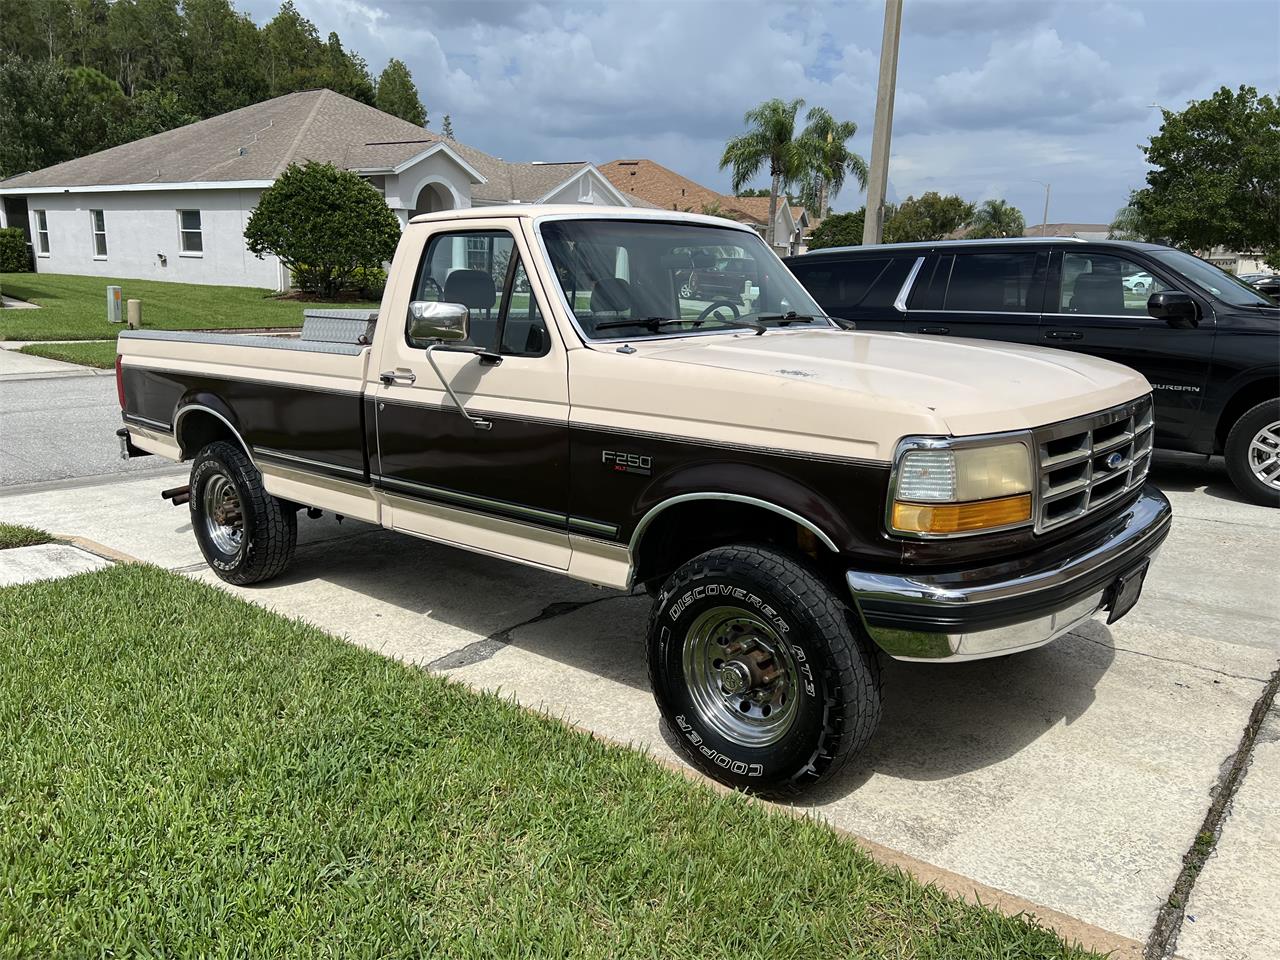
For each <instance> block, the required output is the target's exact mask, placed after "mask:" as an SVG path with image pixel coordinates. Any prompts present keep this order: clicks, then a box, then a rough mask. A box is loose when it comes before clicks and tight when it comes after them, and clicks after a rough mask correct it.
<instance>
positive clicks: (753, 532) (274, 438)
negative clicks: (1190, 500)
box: [117, 204, 1171, 793]
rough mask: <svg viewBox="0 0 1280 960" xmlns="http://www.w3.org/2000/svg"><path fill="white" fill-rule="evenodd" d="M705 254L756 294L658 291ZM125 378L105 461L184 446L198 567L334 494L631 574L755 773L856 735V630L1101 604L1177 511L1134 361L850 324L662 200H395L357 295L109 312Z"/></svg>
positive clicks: (916, 651) (575, 563)
mask: <svg viewBox="0 0 1280 960" xmlns="http://www.w3.org/2000/svg"><path fill="white" fill-rule="evenodd" d="M725 249H732V250H738V251H740V255H739V256H738V257H734V258H731V259H747V260H750V261H751V265H752V269H751V273H752V274H753V275H754V276H755V278H756V283H755V284H753V292H752V294H751V304H750V306H745V305H743V306H738V305H735V303H734V302H733V301H731V300H730V299H728V298H727V297H725V298H722V299H718V300H715V301H713V302H711V303H705V302H702V301H701V300H697V299H690V298H688V297H684V296H681V295H680V290H679V287H680V284H679V283H678V282H677V273H678V271H679V270H681V269H683V268H684V265H685V264H688V262H689V255H690V252H691V251H692V252H694V253H696V254H697V255H698V256H699V257H701V255H702V253H705V252H712V251H717V252H715V253H714V256H715V257H716V258H723V253H722V252H719V251H724V250H725ZM468 251H471V252H476V253H480V254H482V256H480V257H477V258H476V261H475V262H476V263H477V264H480V265H483V268H482V269H477V268H464V267H460V266H458V264H459V263H460V262H464V261H463V255H464V254H466V253H467V252H468ZM522 277H523V278H524V279H525V280H526V281H527V285H528V291H529V292H528V293H519V292H518V291H520V290H521V289H522V287H521V278H522ZM117 378H118V384H119V389H120V401H121V405H122V408H123V418H124V426H123V427H122V428H121V430H120V433H121V442H122V445H123V447H124V451H125V452H126V453H127V454H129V455H135V454H138V453H143V452H150V453H155V454H159V455H161V456H165V457H170V458H172V459H174V460H189V461H191V463H192V470H191V481H190V484H189V485H188V486H186V487H181V488H175V489H173V490H169V491H166V493H167V494H168V495H169V496H170V497H171V498H172V499H174V500H175V502H185V503H187V504H189V506H188V510H189V511H190V517H191V525H192V530H193V532H194V535H195V538H196V541H197V543H198V544H199V546H200V549H201V551H202V552H203V554H204V556H205V559H206V560H207V561H208V562H209V565H210V566H211V567H212V568H213V569H214V571H215V572H216V573H217V575H218V576H219V577H221V578H223V579H224V580H227V581H229V582H231V583H237V584H248V583H256V582H260V581H263V580H267V579H269V578H271V577H273V576H276V575H278V574H280V573H281V572H282V571H283V570H284V569H285V567H286V566H287V565H288V563H289V560H290V557H291V556H292V554H293V549H294V545H295V538H296V535H297V524H298V518H299V516H315V515H318V513H319V511H320V510H330V511H333V512H335V513H338V514H343V515H346V516H350V517H355V518H357V519H360V520H364V521H366V522H369V523H374V524H381V525H382V526H384V527H386V528H388V529H390V530H396V531H400V532H402V533H405V534H409V535H412V536H417V537H425V538H426V539H429V540H438V541H442V542H444V543H449V544H453V545H454V546H458V547H462V548H464V549H467V550H474V551H478V552H480V553H484V554H487V555H489V556H496V557H502V558H506V559H509V560H513V561H516V562H518V563H522V564H526V565H529V566H533V567H536V568H538V569H540V570H543V571H548V572H554V573H561V574H565V575H567V576H570V577H576V578H578V579H580V580H585V581H587V582H590V583H596V584H602V585H605V586H609V587H613V588H617V589H622V590H630V589H631V588H632V587H643V588H644V589H645V590H647V591H648V592H649V593H650V594H651V595H652V596H653V597H654V606H653V611H652V615H651V617H650V620H649V638H648V641H649V642H648V650H649V675H650V677H651V678H652V682H653V686H654V695H655V698H656V699H657V702H658V707H659V709H660V711H661V713H662V716H663V717H664V719H665V720H666V723H667V725H668V727H669V729H670V732H671V734H672V736H673V738H674V740H675V742H676V743H678V744H679V745H680V748H681V749H682V750H683V751H684V752H685V755H686V756H688V758H689V759H690V761H691V762H692V763H693V764H694V765H696V766H697V767H698V768H699V769H701V770H703V771H704V772H706V773H708V774H710V775H711V776H714V777H717V778H719V779H721V780H723V781H725V782H726V783H730V784H733V785H734V786H737V787H745V788H749V789H752V790H756V791H759V792H763V793H788V792H794V791H796V790H799V789H802V788H803V787H806V786H808V785H810V784H812V783H814V782H816V781H819V780H821V779H823V778H825V777H828V776H830V775H831V774H833V773H834V772H835V771H836V770H838V769H839V768H840V767H841V766H843V765H844V764H845V763H846V762H847V761H848V760H849V759H850V758H851V757H853V756H854V755H855V754H856V753H857V752H858V751H859V750H860V749H861V748H862V747H863V746H864V745H865V744H866V742H867V740H868V739H869V738H870V737H871V735H872V733H873V732H874V731H875V728H876V725H877V724H878V723H879V720H880V715H881V701H880V667H879V662H880V661H879V658H878V654H877V651H876V647H877V646H878V647H879V649H880V650H881V651H883V652H884V654H885V655H887V656H890V657H896V658H900V659H907V660H927V661H930V662H934V663H957V662H962V661H967V660H973V659H977V658H982V657H992V656H1002V655H1004V654H1009V653H1016V652H1018V651H1021V650H1029V649H1032V648H1034V647H1038V646H1042V645H1044V644H1046V643H1049V642H1050V641H1052V640H1053V639H1054V638H1055V637H1058V636H1060V635H1061V634H1063V633H1065V632H1066V631H1068V630H1071V629H1073V628H1074V627H1076V626H1077V625H1079V624H1081V623H1083V622H1084V621H1086V620H1088V619H1090V618H1091V617H1095V616H1099V615H1105V616H1106V617H1107V619H1108V622H1112V621H1115V620H1117V619H1119V618H1120V617H1122V616H1124V615H1125V614H1126V613H1127V612H1128V611H1129V610H1130V609H1131V608H1132V607H1133V605H1134V604H1135V603H1136V602H1137V600H1138V596H1139V593H1140V592H1141V589H1142V583H1143V578H1144V576H1145V574H1146V571H1147V568H1148V566H1149V565H1150V563H1151V560H1152V557H1153V556H1154V554H1155V551H1156V550H1157V549H1158V547H1159V546H1160V544H1161V542H1162V541H1163V540H1164V538H1165V536H1166V535H1167V533H1168V531H1169V526H1170V517H1171V512H1170V507H1169V502H1168V500H1166V499H1165V498H1164V496H1163V495H1161V493H1160V492H1159V491H1158V490H1156V489H1155V488H1154V487H1152V486H1151V485H1150V484H1148V483H1147V482H1146V478H1147V468H1148V466H1149V465H1150V461H1151V433H1152V403H1151V387H1150V385H1149V384H1148V383H1147V382H1146V380H1144V379H1143V378H1142V377H1141V376H1140V375H1138V374H1137V373H1135V372H1134V371H1133V370H1130V369H1129V368H1127V367H1123V366H1120V365H1119V364H1115V363H1108V362H1106V361H1103V360H1098V359H1096V358H1094V357H1062V358H1060V359H1058V358H1055V356H1054V355H1053V354H1052V353H1050V352H1049V351H1046V350H1040V349H1027V348H1019V347H1013V346H1009V345H1006V344H977V345H973V344H961V343H948V342H945V341H942V342H931V341H928V340H924V339H919V338H907V337H900V336H886V335H884V334H876V333H861V332H857V331H849V330H845V329H842V328H841V327H839V326H838V325H836V324H835V323H833V322H832V321H831V320H830V319H829V318H828V317H826V316H824V315H823V314H822V311H821V310H820V309H819V307H818V304H816V303H815V302H814V301H813V299H812V297H810V296H809V294H807V293H806V292H805V290H804V288H803V287H802V286H801V285H800V284H799V283H798V282H797V281H796V279H795V277H793V276H792V275H791V274H790V273H788V272H787V271H786V269H785V268H784V267H783V266H782V264H781V263H779V262H778V258H777V257H776V256H775V255H774V253H773V252H772V251H771V250H770V249H769V248H768V247H766V246H765V244H764V241H763V240H761V239H760V237H759V236H758V235H757V234H756V233H755V232H754V231H753V230H752V229H751V228H750V227H749V226H745V225H743V224H739V223H734V222H732V221H728V220H719V219H713V218H710V217H703V216H694V215H690V214H683V213H675V212H669V211H660V210H652V211H644V210H635V209H630V208H627V209H609V208H599V207H596V208H592V209H591V210H590V212H584V208H583V207H581V206H560V207H544V206H537V205H532V204H522V205H520V206H517V207H477V208H473V209H470V210H451V211H447V212H443V213H433V214H427V215H425V216H420V217H415V218H414V219H413V220H412V221H411V222H410V223H409V224H408V226H407V227H406V228H405V231H404V233H403V234H402V235H401V238H400V245H399V247H398V249H397V251H396V255H395V260H394V261H393V263H392V265H391V270H390V272H389V276H388V281H387V294H386V296H385V297H384V298H383V301H382V308H381V310H380V312H379V313H378V314H376V315H375V316H373V317H371V316H369V315H368V314H367V313H356V314H354V316H343V315H341V314H339V315H334V314H324V315H315V314H313V315H312V316H309V317H308V318H307V325H306V326H304V328H303V332H302V336H301V337H297V338H273V337H259V336H237V335H234V334H230V335H229V334H213V333H180V332H174V331H164V330H138V331H125V332H123V333H122V334H121V336H120V339H119V359H118V364H117ZM304 511H305V512H304ZM432 586H433V585H432V583H431V582H430V577H429V576H425V575H424V579H423V589H424V591H428V592H429V591H430V590H431V589H432ZM493 589H494V590H495V591H501V590H502V584H501V583H500V582H495V583H494V585H493ZM908 709H909V708H908Z"/></svg>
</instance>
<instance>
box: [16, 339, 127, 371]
mask: <svg viewBox="0 0 1280 960" xmlns="http://www.w3.org/2000/svg"><path fill="white" fill-rule="evenodd" d="M18 352H19V353H29V354H31V355H32V356H36V357H48V358H49V359H50V360H65V361H66V362H67V363H81V364H84V365H85V366H86V367H101V368H102V369H104V370H106V369H109V368H111V367H114V366H115V365H116V342H115V341H114V340H106V341H101V340H80V341H76V342H72V343H29V344H27V345H26V346H25V347H23V348H22V349H21V350H19V351H18Z"/></svg>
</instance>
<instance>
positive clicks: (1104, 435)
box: [1034, 395, 1153, 533]
mask: <svg viewBox="0 0 1280 960" xmlns="http://www.w3.org/2000/svg"><path fill="white" fill-rule="evenodd" d="M1152 424H1153V419H1152V410H1151V397H1150V396H1149V395H1148V396H1146V397H1143V398H1142V399H1141V400H1135V401H1132V402H1131V403H1126V404H1123V405H1121V406H1118V407H1112V408H1110V409H1109V410H1103V411H1101V412H1100V413H1093V414H1089V415H1088V416H1085V417H1076V418H1074V419H1072V420H1064V421H1062V422H1061V423H1054V424H1051V425H1049V426H1047V427H1041V428H1040V429H1038V430H1036V431H1034V435H1035V442H1036V451H1037V456H1038V458H1039V470H1038V480H1039V489H1038V490H1037V497H1036V532H1037V533H1040V532H1043V531H1045V530H1052V529H1053V528H1054V527H1057V526H1060V525H1062V524H1064V523H1070V522H1071V521H1072V520H1078V519H1080V518H1081V517H1084V516H1087V515H1088V514H1090V513H1092V512H1093V511H1094V510H1098V509H1100V508H1102V507H1104V506H1106V505H1107V504H1108V503H1111V502H1113V501H1114V500H1117V499H1119V498H1120V497H1122V496H1124V495H1125V494H1126V493H1128V492H1129V491H1130V490H1135V489H1137V488H1138V487H1139V486H1141V485H1142V482H1143V481H1144V480H1146V478H1147V470H1148V469H1149V468H1150V467H1151V437H1152V429H1151V428H1152Z"/></svg>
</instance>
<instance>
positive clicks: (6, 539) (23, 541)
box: [0, 522, 53, 550]
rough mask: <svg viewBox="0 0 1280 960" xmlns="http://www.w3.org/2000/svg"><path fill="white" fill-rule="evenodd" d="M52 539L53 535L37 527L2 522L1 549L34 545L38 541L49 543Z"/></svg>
mask: <svg viewBox="0 0 1280 960" xmlns="http://www.w3.org/2000/svg"><path fill="white" fill-rule="evenodd" d="M52 539H53V537H51V536H49V535H48V534H47V533H45V532H44V531H43V530H37V529H36V528H35V527H24V526H22V525H21V524H18V523H3V522H0V550H7V549H9V548H10V547H34V546H35V545H36V544H38V543H48V542H49V541H50V540H52Z"/></svg>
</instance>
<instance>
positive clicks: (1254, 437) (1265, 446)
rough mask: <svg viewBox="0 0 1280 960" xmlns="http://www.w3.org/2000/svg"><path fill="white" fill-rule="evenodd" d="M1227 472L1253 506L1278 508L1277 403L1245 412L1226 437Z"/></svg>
mask: <svg viewBox="0 0 1280 960" xmlns="http://www.w3.org/2000/svg"><path fill="white" fill-rule="evenodd" d="M1225 452H1226V459H1227V472H1228V473H1229V474H1231V482H1232V483H1234V484H1235V485H1236V489H1237V490H1239V491H1240V492H1241V493H1242V494H1244V495H1245V496H1246V497H1248V498H1249V499H1250V500H1251V501H1253V502H1254V503H1259V504H1262V505H1263V506H1266V507H1280V400H1266V401H1263V402H1262V403H1260V404H1258V405H1257V406H1256V407H1253V408H1252V409H1250V410H1247V411H1246V412H1245V414H1244V415H1243V416H1242V417H1241V418H1240V419H1239V420H1237V421H1236V422H1235V426H1233V427H1232V428H1231V433H1229V434H1228V435H1227V447H1226V451H1225Z"/></svg>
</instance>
